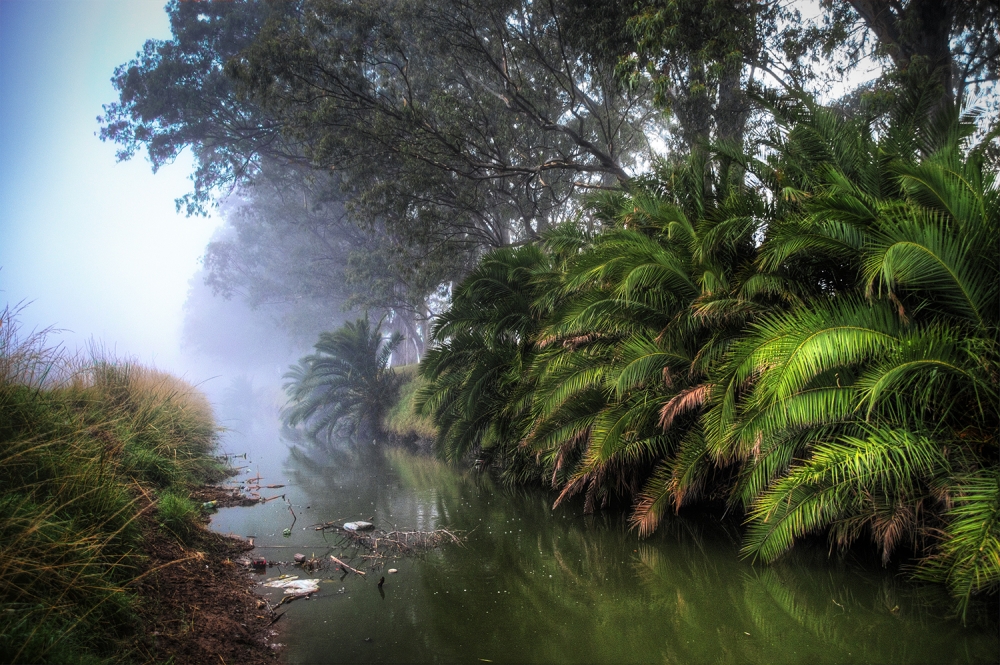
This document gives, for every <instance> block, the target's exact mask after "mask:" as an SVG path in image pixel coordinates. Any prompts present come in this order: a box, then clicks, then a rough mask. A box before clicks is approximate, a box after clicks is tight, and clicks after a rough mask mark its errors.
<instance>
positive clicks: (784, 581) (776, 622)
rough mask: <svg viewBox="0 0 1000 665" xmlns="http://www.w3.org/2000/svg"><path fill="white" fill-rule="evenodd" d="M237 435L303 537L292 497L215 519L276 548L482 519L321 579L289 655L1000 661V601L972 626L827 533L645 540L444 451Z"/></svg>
mask: <svg viewBox="0 0 1000 665" xmlns="http://www.w3.org/2000/svg"><path fill="white" fill-rule="evenodd" d="M225 445H226V448H227V449H228V450H230V451H231V452H248V453H249V454H248V459H249V461H248V462H247V464H248V467H247V468H246V469H243V470H242V471H241V474H243V476H242V477H244V478H245V477H247V476H248V475H256V474H258V473H259V474H260V475H261V476H262V477H263V479H264V480H263V482H264V483H268V484H283V485H285V487H284V488H281V489H274V490H265V494H266V495H277V494H281V493H285V494H286V496H287V498H288V500H289V501H290V502H291V505H292V507H293V510H294V513H295V514H296V516H297V519H296V521H295V524H294V526H293V527H292V528H291V535H289V536H284V535H283V533H282V532H283V530H284V529H285V528H287V527H289V526H291V524H292V513H291V512H290V511H289V509H288V504H286V503H285V502H283V501H282V500H280V499H278V500H274V501H271V502H269V503H267V504H262V505H258V506H254V507H251V508H228V509H224V510H220V511H219V512H218V513H217V514H216V515H215V516H214V517H213V520H212V526H213V528H214V529H216V530H217V531H220V532H223V533H235V534H238V535H241V536H253V537H254V538H255V542H256V543H257V545H258V550H257V552H255V554H257V555H263V556H266V557H267V558H268V559H271V560H282V561H290V560H291V559H292V555H293V554H294V553H296V552H301V553H304V554H306V555H311V554H315V555H317V556H323V555H326V554H327V553H328V548H329V547H330V546H331V545H332V544H334V543H335V542H336V541H337V540H338V538H337V536H336V535H334V534H331V533H325V532H322V531H316V530H315V529H313V528H310V526H311V525H313V524H316V523H319V522H327V521H333V520H336V521H349V520H357V519H364V520H368V519H370V520H371V521H372V522H374V523H375V524H376V525H378V526H379V527H381V528H385V529H390V528H398V529H421V530H431V529H435V528H440V527H447V528H449V529H451V530H458V531H462V532H464V533H465V542H464V544H463V545H462V546H458V545H446V546H444V547H442V548H440V549H439V550H435V551H432V552H431V553H429V554H426V555H424V556H422V557H419V558H407V559H400V560H396V561H393V562H391V563H390V564H388V565H387V566H386V568H389V567H394V568H397V569H398V571H399V572H398V573H396V574H392V575H390V574H388V573H387V572H386V571H381V572H379V573H376V574H374V575H372V576H370V577H372V579H364V578H361V577H358V576H355V575H349V576H347V577H346V578H345V579H343V580H342V581H341V579H340V577H339V575H336V574H335V573H334V571H331V570H327V571H325V572H323V573H317V574H316V575H314V577H319V578H323V581H322V583H321V584H320V591H319V593H317V594H316V595H314V596H313V597H312V598H310V599H304V600H298V601H295V602H294V603H291V604H289V605H285V606H283V607H282V608H281V609H282V610H285V608H287V614H286V616H284V617H283V618H282V619H281V621H282V624H283V627H282V637H281V641H282V642H283V644H284V647H283V649H282V654H283V655H282V660H283V661H284V662H287V663H414V662H440V663H475V662H494V663H510V662H515V663H630V662H635V663H810V664H811V665H812V664H819V663H977V662H989V663H993V662H997V660H998V654H1000V642H998V636H997V628H996V626H997V624H996V612H994V611H992V610H987V612H986V614H987V616H985V617H984V616H982V614H980V615H979V617H978V619H977V620H976V621H973V622H971V623H970V624H969V625H968V626H963V625H962V623H961V622H959V621H957V620H955V619H953V618H949V617H948V616H947V607H948V605H947V601H946V600H945V599H943V598H942V594H943V592H942V590H941V589H939V588H937V587H932V586H926V585H915V584H912V583H909V582H907V581H906V580H905V579H904V578H903V576H902V575H901V574H900V573H899V571H898V570H883V569H882V568H881V567H879V566H875V565H872V564H871V563H866V562H863V561H858V560H855V559H853V558H852V557H850V556H834V557H832V558H831V557H829V556H828V553H827V550H826V547H825V545H824V544H823V543H816V544H812V545H807V546H804V547H796V549H795V550H793V552H792V553H791V554H790V555H789V556H786V557H785V558H784V559H782V560H781V561H780V562H779V563H777V564H775V565H770V566H766V565H761V564H751V562H748V561H746V560H742V559H740V558H739V556H738V549H739V546H738V535H739V534H738V526H737V525H734V524H732V523H729V522H726V521H722V520H721V519H720V518H718V517H711V516H701V517H700V518H698V519H694V518H690V517H687V518H675V519H672V520H671V521H670V522H669V523H668V524H667V525H666V526H664V527H663V528H662V529H661V530H660V531H659V532H658V533H657V534H656V535H655V536H653V537H651V538H648V539H646V540H639V539H638V538H637V537H636V536H635V535H634V534H633V533H631V532H629V531H628V529H627V524H626V523H625V521H624V519H623V516H622V515H620V514H618V513H613V512H605V513H600V514H597V515H591V516H585V515H583V514H582V510H581V507H580V505H578V504H564V505H562V506H560V508H559V509H556V510H553V509H552V508H551V500H552V496H551V495H549V494H546V493H544V492H542V491H540V490H523V489H522V490H511V489H508V488H503V487H500V486H498V485H496V484H495V483H493V482H492V481H491V480H490V479H489V478H488V477H485V476H482V475H478V474H473V473H471V472H468V471H461V470H458V469H454V468H452V467H449V466H447V465H445V464H442V463H440V462H437V461H435V460H432V459H428V458H425V457H419V456H415V455H411V454H407V453H403V452H398V451H397V452H394V453H392V454H390V455H388V456H386V458H385V459H384V460H383V461H374V460H371V459H369V460H367V461H359V460H351V459H349V458H344V459H340V458H330V457H325V456H318V455H312V454H307V453H304V452H303V451H302V450H301V449H297V448H294V447H293V448H290V447H289V444H286V443H284V442H281V441H280V440H279V438H278V431H277V427H274V428H273V430H271V431H268V430H266V429H265V430H264V431H263V432H262V431H257V432H256V433H255V435H254V436H243V435H241V434H240V433H239V432H233V433H230V435H229V437H228V438H227V441H226V443H225ZM240 463H241V464H242V463H243V462H242V461H240ZM340 552H341V550H340V549H334V550H332V553H333V554H336V555H338V556H340ZM353 565H355V566H357V567H359V568H360V567H361V560H360V559H358V558H356V559H354V564H353ZM280 573H290V574H299V575H303V573H302V572H301V571H299V570H298V569H294V568H284V567H282V568H270V569H269V570H268V571H267V573H266V575H262V576H261V580H263V579H264V577H273V576H276V575H278V574H280ZM380 575H384V576H385V578H386V581H385V584H384V586H383V587H382V593H380V592H379V589H378V587H377V584H376V583H377V578H378V577H379V576H380ZM305 576H307V577H308V576H310V575H308V574H306V575H305ZM261 590H262V591H263V592H266V595H268V596H269V597H271V598H272V599H273V600H274V601H275V602H276V601H277V599H278V598H280V591H279V590H272V589H264V588H263V587H261Z"/></svg>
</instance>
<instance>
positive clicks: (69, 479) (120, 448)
mask: <svg viewBox="0 0 1000 665" xmlns="http://www.w3.org/2000/svg"><path fill="white" fill-rule="evenodd" d="M15 316H16V310H11V309H9V308H8V309H6V310H4V311H3V312H2V313H0V542H3V548H2V549H0V599H2V601H0V660H3V661H4V662H53V663H56V662H58V663H96V662H124V661H130V660H132V659H133V658H134V656H135V654H134V653H132V651H131V649H132V647H131V646H130V644H131V642H132V641H133V640H134V638H135V637H136V635H135V632H134V629H133V628H132V627H133V626H135V625H136V609H137V607H138V603H140V602H141V600H140V599H138V598H136V597H135V596H134V594H133V593H132V591H131V589H130V584H131V583H132V582H133V581H134V580H135V579H136V577H137V575H139V574H141V572H142V571H143V569H144V557H143V555H142V546H143V539H142V529H141V528H140V523H141V522H142V521H143V520H145V519H146V518H145V515H146V514H147V513H149V512H151V511H152V510H153V509H154V503H153V502H152V498H153V496H154V495H155V494H157V493H159V494H160V496H161V499H162V505H159V506H155V509H156V510H158V511H159V512H160V514H161V516H164V517H165V519H164V523H166V524H168V526H169V527H170V528H172V529H174V530H175V531H177V532H178V533H180V532H181V531H182V530H183V529H190V527H191V525H192V524H193V522H192V517H194V515H192V514H191V512H190V510H189V508H190V507H191V506H192V505H193V504H191V503H190V501H188V500H187V499H185V498H184V496H185V495H186V491H187V490H188V489H189V488H190V487H191V486H192V485H195V484H201V483H204V482H208V481H213V480H217V479H219V478H220V477H221V474H222V467H221V465H220V464H219V463H218V462H217V461H216V460H214V459H213V458H212V457H211V454H210V451H211V448H212V446H213V444H214V441H215V426H214V423H213V421H212V414H211V410H210V408H209V406H208V403H207V401H206V400H205V398H204V397H203V396H202V395H200V394H198V393H196V392H195V391H194V389H193V388H191V387H190V386H189V385H187V384H185V383H183V382H181V381H179V380H178V379H175V378H174V377H171V376H168V375H165V374H162V373H160V372H157V371H154V370H149V369H146V368H142V367H139V366H136V365H134V364H130V363H119V362H113V361H110V360H107V359H97V360H94V361H92V362H90V363H88V364H85V365H82V366H80V365H74V364H73V363H70V362H68V361H67V360H66V359H65V358H63V357H61V356H60V355H59V354H58V352H56V351H54V350H53V349H52V348H51V347H47V346H46V345H45V339H44V335H33V336H29V337H28V338H27V339H25V340H21V339H19V338H18V335H17V324H16V320H15Z"/></svg>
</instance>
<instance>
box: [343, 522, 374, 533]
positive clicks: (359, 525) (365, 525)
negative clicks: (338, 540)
mask: <svg viewBox="0 0 1000 665" xmlns="http://www.w3.org/2000/svg"><path fill="white" fill-rule="evenodd" d="M374 528H375V525H374V524H372V523H371V522H361V521H358V522H345V523H344V529H345V530H346V531H371V530H372V529H374Z"/></svg>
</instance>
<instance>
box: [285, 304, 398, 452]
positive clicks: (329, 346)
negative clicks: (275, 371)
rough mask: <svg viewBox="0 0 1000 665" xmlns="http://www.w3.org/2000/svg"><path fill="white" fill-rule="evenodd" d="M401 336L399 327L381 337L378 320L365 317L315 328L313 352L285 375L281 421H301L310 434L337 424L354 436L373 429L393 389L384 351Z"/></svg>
mask: <svg viewBox="0 0 1000 665" xmlns="http://www.w3.org/2000/svg"><path fill="white" fill-rule="evenodd" d="M402 339H403V338H402V336H401V335H400V334H399V333H394V334H393V335H392V336H391V337H390V338H389V339H388V340H386V339H384V338H383V336H382V331H381V326H376V327H375V328H374V329H372V327H371V324H370V323H369V322H368V320H367V319H358V320H357V321H354V322H350V321H349V322H347V323H345V324H344V325H343V326H342V327H340V328H338V329H337V330H334V331H333V332H325V333H321V334H320V336H319V341H318V342H317V343H316V346H315V349H316V353H314V354H312V355H308V356H306V357H304V358H302V359H301V360H300V361H299V363H298V364H297V365H295V366H293V367H292V369H291V371H289V372H288V373H287V374H286V375H285V378H286V379H288V380H289V381H288V383H286V384H285V390H286V391H287V392H288V395H289V400H290V402H289V407H288V409H287V411H286V412H285V418H286V420H287V422H288V423H289V424H290V425H293V426H294V425H298V424H300V423H301V424H305V425H306V426H307V429H308V431H309V433H310V434H311V435H314V436H315V435H323V436H325V437H326V438H327V439H329V438H331V437H332V436H333V435H334V433H335V432H337V431H338V430H344V431H346V432H347V433H349V434H354V435H356V436H358V437H359V438H368V437H371V436H373V435H375V434H376V433H377V432H378V429H379V426H380V424H381V422H382V413H383V411H384V409H385V408H386V406H387V405H388V404H390V403H391V401H392V399H393V396H394V394H395V391H396V387H397V386H396V377H395V373H394V372H393V371H392V369H390V368H389V357H390V356H391V355H392V352H393V349H395V348H396V347H397V346H398V345H399V344H400V342H402Z"/></svg>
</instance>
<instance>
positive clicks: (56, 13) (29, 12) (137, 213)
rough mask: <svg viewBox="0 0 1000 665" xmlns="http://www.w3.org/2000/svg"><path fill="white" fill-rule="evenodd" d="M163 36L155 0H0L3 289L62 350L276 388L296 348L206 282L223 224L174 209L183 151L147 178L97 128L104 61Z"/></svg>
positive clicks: (105, 84)
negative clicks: (210, 249)
mask: <svg viewBox="0 0 1000 665" xmlns="http://www.w3.org/2000/svg"><path fill="white" fill-rule="evenodd" d="M169 35H170V27H169V24H168V20H167V15H166V13H165V12H164V11H163V5H162V3H160V2H155V1H154V2H135V1H134V0H87V1H86V2H81V1H79V0H49V1H46V2H28V1H26V0H4V1H3V2H0V298H2V299H3V301H4V303H5V304H9V305H16V304H17V303H21V302H24V303H28V304H27V306H26V307H25V308H24V309H23V310H22V311H21V316H20V323H21V326H22V327H23V328H24V329H25V330H26V331H28V330H31V329H43V328H48V327H52V328H55V329H57V332H55V333H53V335H52V336H51V338H50V339H51V341H53V342H60V343H62V344H63V345H64V347H66V349H67V350H69V351H71V352H73V351H76V350H80V351H84V352H85V351H86V349H87V348H88V347H89V346H90V345H91V344H92V343H93V344H97V345H98V346H100V347H102V348H104V349H106V350H108V351H110V352H111V353H113V354H114V355H116V356H118V357H122V358H125V357H127V358H134V359H137V360H139V361H140V362H143V363H147V364H151V365H155V366H156V367H159V368H161V369H164V370H167V371H171V372H174V373H178V374H181V375H183V376H185V377H186V378H188V379H189V380H191V381H193V382H195V383H198V384H200V385H202V386H203V387H204V388H206V389H207V390H208V391H209V392H210V393H213V394H221V393H222V392H223V391H225V390H226V389H227V386H228V385H229V383H230V381H231V380H232V378H231V377H234V376H236V377H243V378H240V379H239V380H240V381H246V380H248V379H247V378H246V377H245V376H244V375H245V374H246V373H247V372H249V373H251V374H252V373H254V372H258V371H259V372H261V373H263V374H264V375H267V376H269V377H270V379H271V380H272V381H274V382H276V380H277V378H278V377H280V375H281V373H282V371H283V369H284V368H285V367H287V363H288V362H290V361H292V360H294V358H295V357H297V355H299V350H300V349H299V348H297V347H295V344H294V343H293V342H291V341H290V340H288V339H287V338H285V337H284V336H283V335H282V334H280V333H276V332H275V326H274V325H273V323H272V324H269V323H268V322H269V321H270V320H271V319H270V318H269V316H270V315H269V314H268V313H267V312H265V311H252V310H250V309H249V308H248V307H246V306H245V305H242V304H241V303H240V302H239V301H238V300H231V301H225V300H222V299H221V298H217V297H214V296H213V294H212V293H211V290H210V289H209V288H208V287H206V286H204V285H203V283H202V282H203V278H204V273H203V269H202V265H201V258H202V255H203V254H204V252H205V248H206V245H207V244H208V242H209V241H210V239H211V238H212V237H213V234H215V233H217V230H218V229H219V227H220V223H221V219H220V216H219V215H218V214H215V215H211V216H209V217H207V218H205V217H186V216H185V215H184V214H183V213H178V212H176V211H175V203H174V200H175V199H176V198H178V197H180V196H182V195H184V194H185V193H187V192H188V191H189V190H190V188H191V183H190V181H189V180H188V175H189V174H190V173H191V171H192V163H191V159H190V158H189V156H188V155H187V154H186V153H185V154H183V155H182V156H181V158H179V159H178V160H177V161H176V163H174V164H171V165H169V166H167V167H165V168H163V169H161V170H160V171H159V172H158V173H156V174H153V173H152V171H151V169H150V165H149V163H148V162H147V160H146V159H144V158H141V157H138V158H136V159H133V160H131V161H127V162H121V163H118V162H117V161H116V159H115V146H114V145H111V144H108V143H102V142H101V141H100V139H99V138H98V137H97V136H96V132H97V130H98V123H97V121H96V116H98V115H100V114H101V112H102V108H101V105H102V104H105V103H108V102H109V101H111V100H113V99H115V97H116V93H115V90H114V88H113V87H112V85H111V83H110V77H111V74H112V72H113V71H114V68H115V67H116V66H118V65H119V64H121V63H123V62H127V61H129V60H130V59H131V58H133V57H134V56H135V54H136V51H137V50H139V49H140V48H141V46H142V44H143V43H144V42H145V41H146V40H147V39H150V38H167V37H169ZM189 300H190V302H188V301H189ZM186 303H187V304H186ZM186 314H187V316H188V319H189V320H188V322H187V323H186V324H185V315H186ZM185 325H186V331H185ZM299 346H302V345H301V344H300V345H299ZM305 346H306V348H308V345H305Z"/></svg>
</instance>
